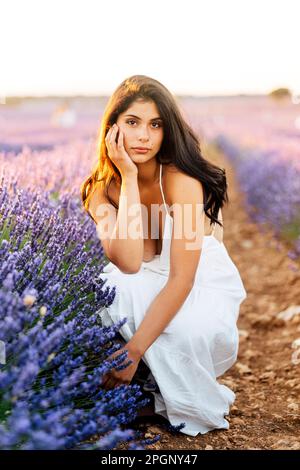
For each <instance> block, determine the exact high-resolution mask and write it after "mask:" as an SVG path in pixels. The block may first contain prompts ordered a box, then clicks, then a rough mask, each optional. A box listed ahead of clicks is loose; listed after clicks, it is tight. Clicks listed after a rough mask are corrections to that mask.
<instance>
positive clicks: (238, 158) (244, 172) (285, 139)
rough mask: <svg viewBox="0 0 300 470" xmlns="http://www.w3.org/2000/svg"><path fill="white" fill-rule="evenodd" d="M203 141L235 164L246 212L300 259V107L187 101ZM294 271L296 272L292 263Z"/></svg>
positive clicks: (260, 100)
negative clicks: (213, 146) (214, 147)
mask: <svg viewBox="0 0 300 470" xmlns="http://www.w3.org/2000/svg"><path fill="white" fill-rule="evenodd" d="M184 107H185V109H186V113H187V116H188V117H189V118H190V119H191V122H192V123H193V126H194V127H195V128H196V129H197V131H198V133H199V135H200V136H201V137H202V141H207V142H210V143H213V144H214V145H216V146H217V147H218V148H219V149H221V150H222V151H223V152H224V154H225V155H226V156H227V157H228V159H229V160H230V161H231V162H232V164H233V167H234V169H235V172H236V175H237V178H238V181H239V184H240V187H241V189H242V191H243V192H244V193H245V196H246V198H245V200H246V209H247V210H248V213H249V216H250V217H251V219H252V220H253V221H255V222H256V223H258V224H259V226H260V227H261V228H262V230H264V229H265V228H266V229H271V230H272V231H273V233H274V237H275V238H276V239H277V240H278V241H282V240H284V241H285V242H286V243H287V244H288V246H289V247H290V250H289V256H290V258H291V259H297V258H299V256H300V104H299V103H298V102H293V101H292V100H288V99H287V100H283V101H274V100H273V99H271V98H270V97H255V98H252V97H251V98H250V97H244V98H242V97H235V98H223V99H207V100H200V101H198V102H197V101H196V100H189V99H187V100H185V102H184ZM291 269H297V268H296V267H295V265H294V264H293V263H292V264H291Z"/></svg>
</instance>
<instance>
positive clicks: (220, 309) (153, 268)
mask: <svg viewBox="0 0 300 470" xmlns="http://www.w3.org/2000/svg"><path fill="white" fill-rule="evenodd" d="M161 174H162V165H160V188H161V193H162V197H163V201H164V207H165V210H166V217H165V225H164V230H163V242H162V251H161V254H160V255H155V257H154V259H152V260H151V261H149V262H147V261H143V262H142V265H141V268H140V270H139V271H138V272H137V273H134V274H125V273H123V272H122V271H120V270H119V268H118V267H117V266H116V265H114V264H113V263H112V262H109V263H108V264H107V265H106V266H105V267H104V269H103V271H102V273H101V274H100V277H101V279H102V280H106V284H105V285H107V286H109V287H113V286H116V295H115V298H114V300H113V303H112V304H111V305H110V306H109V307H102V308H101V309H100V311H99V313H100V316H101V319H102V324H103V326H109V325H111V324H113V323H116V322H117V321H119V320H121V319H123V318H124V317H127V322H126V323H125V324H124V325H123V326H122V327H121V329H120V330H119V333H120V334H121V335H122V337H123V338H124V340H125V341H126V342H128V341H129V340H130V338H131V337H132V335H133V334H134V332H135V331H136V329H137V328H138V327H139V325H140V323H141V321H142V320H143V318H144V316H145V314H146V312H147V309H148V307H149V306H150V304H151V303H152V301H153V300H154V298H155V297H156V296H157V295H158V294H159V292H160V291H161V289H162V288H163V287H164V285H165V284H166V282H167V281H168V276H169V267H170V245H171V238H172V224H173V218H172V217H171V215H170V214H169V213H168V209H167V206H166V202H165V197H164V193H163V189H162V183H161V180H162V178H161ZM215 227H216V225H215V226H214V231H215ZM214 231H213V233H212V234H211V235H205V236H204V238H203V245H202V250H201V255H200V259H199V264H198V268H197V272H196V277H195V282H194V285H193V287H192V290H191V291H190V293H189V295H188V296H187V298H186V300H185V302H184V303H183V305H182V306H181V308H180V309H179V310H178V312H177V313H176V315H175V316H174V317H173V319H172V320H171V321H170V323H169V324H168V325H167V327H166V328H165V330H164V331H163V332H162V333H161V334H160V336H159V337H158V338H157V339H156V340H155V341H154V342H153V343H152V345H151V346H150V347H149V348H148V350H147V351H146V352H145V353H144V355H143V356H142V360H143V361H144V362H145V364H146V365H147V366H148V367H149V369H150V371H151V373H152V375H153V377H154V379H155V381H156V383H157V385H158V388H159V392H151V393H152V394H153V395H154V408H155V413H157V414H159V415H162V416H163V417H164V418H166V419H167V420H168V421H169V422H170V423H171V424H172V425H173V426H177V425H179V424H180V423H183V422H184V423H185V427H184V428H182V429H181V432H182V433H184V434H187V435H189V436H196V435H197V434H199V433H200V434H205V433H206V432H208V431H211V430H213V429H228V428H229V422H228V421H227V420H226V419H225V416H226V415H228V414H229V408H230V405H232V403H233V402H234V400H235V393H234V392H233V391H232V390H231V389H230V388H228V387H227V386H225V385H222V384H220V383H218V381H217V380H216V378H217V377H219V376H220V375H222V374H223V373H224V372H225V371H227V370H228V369H229V368H230V367H231V366H232V365H233V364H234V363H235V361H236V359H237V354H238V345H239V333H238V328H237V324H236V322H237V319H238V315H239V309H240V305H241V303H242V302H243V301H244V300H245V298H246V297H247V293H246V290H245V288H244V285H243V282H242V279H241V277H240V274H239V271H238V269H237V267H236V265H235V264H234V263H233V261H232V259H231V258H230V256H229V255H228V252H227V250H226V248H225V246H224V243H223V242H219V241H218V240H217V238H215V237H214ZM162 314H163V312H162Z"/></svg>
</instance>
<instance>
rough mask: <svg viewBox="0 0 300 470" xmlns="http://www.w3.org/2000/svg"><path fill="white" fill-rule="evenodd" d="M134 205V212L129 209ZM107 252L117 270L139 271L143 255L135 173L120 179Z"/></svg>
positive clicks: (139, 207) (141, 227) (140, 216)
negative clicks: (118, 195) (113, 224)
mask: <svg viewBox="0 0 300 470" xmlns="http://www.w3.org/2000/svg"><path fill="white" fill-rule="evenodd" d="M132 205H134V209H135V210H134V211H133V210H132V211H130V207H131V206H132ZM109 252H110V254H111V256H112V257H113V259H114V260H115V261H113V263H114V264H116V265H117V266H118V267H119V269H121V271H123V272H127V273H135V272H137V271H139V269H140V267H141V264H142V261H143V255H144V238H143V224H142V210H141V200H140V192H139V187H138V180H137V173H132V174H128V175H126V176H123V177H122V185H121V192H120V198H119V210H118V213H117V220H116V224H115V227H114V230H113V232H112V237H111V239H110V242H109Z"/></svg>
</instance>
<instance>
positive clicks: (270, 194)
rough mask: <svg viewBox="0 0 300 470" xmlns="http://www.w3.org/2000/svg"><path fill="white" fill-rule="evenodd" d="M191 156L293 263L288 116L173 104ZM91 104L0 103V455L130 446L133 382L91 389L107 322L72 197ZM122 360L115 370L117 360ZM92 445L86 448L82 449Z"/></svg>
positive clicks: (80, 174) (299, 129)
mask: <svg viewBox="0 0 300 470" xmlns="http://www.w3.org/2000/svg"><path fill="white" fill-rule="evenodd" d="M180 102H181V105H182V109H183V112H184V113H185V115H186V118H187V120H189V122H190V124H191V125H192V126H193V128H194V129H196V131H197V133H198V134H199V137H200V141H202V142H203V144H209V145H214V146H215V147H216V148H218V149H220V150H221V151H222V152H224V154H225V155H226V157H227V158H228V159H229V160H230V162H231V163H232V165H233V167H234V170H235V172H236V175H237V179H238V182H239V185H240V189H241V191H242V192H244V194H245V200H246V209H247V211H248V213H249V217H250V218H251V219H252V220H253V221H254V222H256V223H257V224H258V225H259V226H260V227H261V229H262V230H264V229H265V228H268V229H271V230H272V231H273V232H274V237H275V238H276V239H278V240H280V241H282V242H284V243H286V244H287V245H288V246H289V250H290V251H289V256H290V257H291V258H292V259H298V258H299V257H300V145H299V143H300V104H299V103H293V102H292V101H280V102H279V101H273V100H271V98H267V97H253V98H249V97H236V98H218V99H217V98H210V99H208V98H207V99H192V98H185V99H181V100H180ZM104 105H105V102H104V101H103V100H100V99H99V100H97V99H91V100H80V99H78V100H73V101H70V102H68V103H67V102H62V100H57V101H55V100H44V101H36V102H35V101H29V102H24V103H21V104H16V105H0V169H1V172H0V180H1V187H0V227H1V230H0V260H1V262H0V263H1V264H0V282H1V285H0V341H3V343H4V344H5V357H4V355H3V354H2V356H3V357H2V360H1V356H0V449H2V448H3V449H18V448H21V449H70V448H76V447H77V448H83V447H84V448H98V449H110V448H113V447H114V446H117V445H118V444H119V443H121V442H124V441H125V442H128V443H129V446H131V447H130V448H143V446H145V445H148V444H149V443H150V441H147V440H145V439H143V438H142V436H140V435H138V434H137V433H136V432H135V431H133V430H132V429H131V428H130V423H131V422H132V421H133V420H134V418H135V417H136V416H137V412H138V409H139V408H141V407H142V406H143V405H144V404H145V401H144V400H143V399H142V394H141V390H140V387H139V386H138V385H137V384H132V385H130V386H122V387H119V388H118V389H114V390H111V391H104V390H102V389H101V387H100V386H99V383H100V382H101V376H102V375H103V374H105V373H106V372H107V370H109V369H110V368H111V367H113V366H114V365H115V363H112V362H111V361H109V360H108V357H109V356H110V354H112V353H113V352H114V351H116V350H117V349H118V348H119V347H120V345H118V344H116V343H115V342H112V341H111V340H112V339H114V337H115V334H116V332H117V331H118V328H119V327H120V326H121V324H119V325H116V326H115V327H114V328H113V329H112V328H102V327H101V325H100V323H99V316H98V313H97V312H98V311H99V310H100V309H101V308H102V307H103V306H107V305H110V303H111V302H113V299H114V295H115V289H112V290H111V291H110V290H109V289H108V288H106V287H105V283H104V284H102V281H101V280H99V278H98V275H99V274H100V273H101V271H102V269H103V266H104V264H105V262H106V260H105V259H104V256H103V250H102V248H101V244H100V242H99V240H98V239H97V236H96V230H95V226H94V224H93V222H92V221H91V219H90V218H89V217H88V215H87V214H86V213H85V212H84V210H83V208H82V206H81V202H80V185H81V183H82V182H83V180H84V178H85V177H86V176H87V175H88V174H89V171H90V169H91V166H92V165H93V164H94V162H95V160H96V157H97V156H96V150H97V133H98V129H99V124H100V120H101V113H102V110H103V107H104ZM122 359H123V358H120V361H121V360H122ZM94 436H100V437H98V438H97V439H94V440H93V443H91V442H90V440H91V438H94Z"/></svg>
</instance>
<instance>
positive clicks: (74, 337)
mask: <svg viewBox="0 0 300 470" xmlns="http://www.w3.org/2000/svg"><path fill="white" fill-rule="evenodd" d="M103 266H104V264H103V249H102V247H101V244H100V243H99V240H98V239H97V237H96V236H95V230H94V226H93V223H92V222H91V221H89V220H87V217H86V215H85V214H84V213H83V211H82V209H81V207H80V204H79V200H76V199H74V198H71V197H68V195H67V194H64V195H63V196H62V197H58V198H55V199H54V197H53V191H52V192H51V191H45V192H43V191H42V190H40V189H37V190H35V191H29V190H27V189H21V190H20V189H18V188H17V182H16V181H13V180H4V178H3V179H2V181H1V188H0V339H1V340H2V341H3V342H4V343H5V346H6V363H5V364H1V365H0V448H1V449H71V448H78V447H80V448H90V449H111V448H114V447H116V446H118V444H119V443H121V442H126V441H127V442H130V446H131V447H130V448H140V447H143V445H146V444H149V443H151V442H148V441H147V440H146V441H141V442H140V443H139V442H136V440H137V434H136V432H135V431H134V430H132V429H128V427H127V426H128V424H129V423H130V422H131V421H132V420H134V419H135V418H136V416H137V410H138V408H139V407H142V406H144V405H145V404H147V403H148V401H149V400H148V399H147V398H146V399H141V396H142V392H141V390H140V387H139V385H137V384H132V385H129V386H128V385H122V386H119V387H118V388H116V389H113V390H109V391H105V390H103V389H101V377H102V375H103V374H105V373H106V372H107V371H108V370H110V369H111V368H112V367H116V366H119V365H120V364H121V363H123V361H124V359H126V356H127V353H126V352H125V353H123V354H122V355H119V356H118V357H116V358H115V359H114V360H113V361H112V360H110V359H109V356H110V355H111V354H112V353H114V352H115V351H116V350H118V349H120V348H121V345H120V344H118V343H116V342H114V341H113V339H114V338H115V337H116V333H117V332H118V330H119V329H120V327H121V326H122V325H123V324H124V322H125V321H126V318H125V319H124V320H122V321H121V322H119V323H117V324H115V325H113V326H112V327H102V325H101V322H100V318H99V315H98V313H99V311H100V310H101V308H103V307H105V306H109V305H110V304H111V303H112V302H113V299H114V296H115V289H116V288H115V287H113V288H112V289H109V288H108V287H105V281H102V280H101V279H100V278H99V277H98V274H99V273H100V272H101V271H102V269H103Z"/></svg>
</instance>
